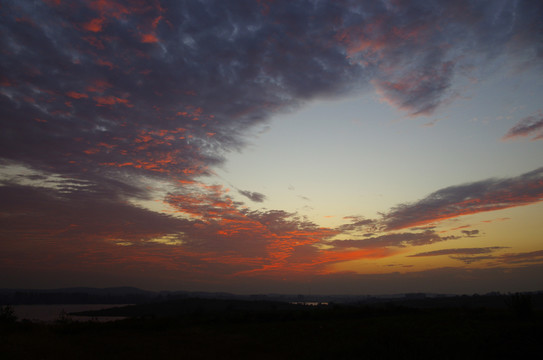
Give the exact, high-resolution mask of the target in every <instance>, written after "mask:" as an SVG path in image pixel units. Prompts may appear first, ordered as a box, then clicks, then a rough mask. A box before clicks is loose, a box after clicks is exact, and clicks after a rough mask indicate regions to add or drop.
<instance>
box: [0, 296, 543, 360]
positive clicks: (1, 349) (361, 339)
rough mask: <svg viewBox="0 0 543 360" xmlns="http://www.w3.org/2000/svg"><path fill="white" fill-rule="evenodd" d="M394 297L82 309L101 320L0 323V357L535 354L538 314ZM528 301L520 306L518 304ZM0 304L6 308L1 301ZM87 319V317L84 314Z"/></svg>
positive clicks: (542, 316)
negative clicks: (410, 302)
mask: <svg viewBox="0 0 543 360" xmlns="http://www.w3.org/2000/svg"><path fill="white" fill-rule="evenodd" d="M506 300H508V301H509V306H508V307H504V308H485V307H473V306H462V305H461V306H459V307H453V306H448V307H438V308H431V307H424V308H423V307H420V306H419V307H413V306H407V305H405V304H402V303H381V304H374V305H367V304H351V305H346V304H342V305H334V304H331V305H329V306H320V307H309V306H302V305H292V304H288V303H279V302H269V301H241V300H210V299H205V300H204V299H183V300H177V301H170V302H163V303H158V304H144V305H138V306H131V307H122V308H117V309H113V310H107V311H102V312H96V313H88V314H87V315H96V316H97V315H122V316H130V318H128V319H125V320H120V321H115V322H109V323H98V322H93V321H89V322H74V321H71V320H70V317H69V316H64V317H60V318H59V319H58V320H57V321H56V322H54V323H50V324H44V323H32V322H25V321H14V319H12V318H10V317H9V314H7V313H6V311H4V313H3V318H2V321H1V323H0V354H1V356H0V357H1V358H2V359H392V358H393V359H421V358H427V359H428V358H432V359H476V358H477V359H481V358H483V359H511V358H516V359H518V358H528V357H532V355H533V354H540V353H541V345H540V341H541V339H543V313H542V312H541V310H538V309H533V308H532V307H530V306H526V304H525V303H523V302H522V301H518V300H522V299H518V298H517V299H516V300H515V299H514V298H513V297H512V298H511V299H506ZM528 305H529V304H528ZM4 310H6V308H4ZM90 319H92V318H90Z"/></svg>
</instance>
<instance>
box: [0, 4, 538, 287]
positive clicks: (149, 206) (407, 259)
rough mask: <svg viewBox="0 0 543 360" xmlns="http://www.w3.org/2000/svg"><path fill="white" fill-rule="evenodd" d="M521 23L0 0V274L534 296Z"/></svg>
mask: <svg viewBox="0 0 543 360" xmlns="http://www.w3.org/2000/svg"><path fill="white" fill-rule="evenodd" d="M542 13H543V2H541V1H533V0H525V1H522V0H518V1H505V0H503V1H499V0H493V1H476V0H459V1H444V0H443V1H426V0H381V1H354V0H337V1H332V0H300V1H280V0H240V1H220V0H199V1H197V0H187V1H173V0H150V1H144V0H132V1H127V0H79V1H65V0H27V1H17V0H1V1H0V19H1V20H0V39H1V40H0V41H1V46H0V52H1V57H0V68H1V71H0V107H1V117H0V121H1V126H2V131H1V132H0V139H1V141H0V287H3V288H61V287H69V286H92V287H109V286H136V287H140V288H143V289H148V290H189V291H227V292H232V293H240V294H254V293H303V294H361V295H363V294H394V293H407V292H432V293H462V294H464V293H486V292H490V291H501V292H513V291H534V290H543V277H542V276H541V274H543V223H542V221H541V219H542V214H543V203H542V200H543V105H542V104H543V101H542V100H543V99H542V97H543V22H542V21H541V18H540V14H542Z"/></svg>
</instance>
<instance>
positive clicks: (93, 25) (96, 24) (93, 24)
mask: <svg viewBox="0 0 543 360" xmlns="http://www.w3.org/2000/svg"><path fill="white" fill-rule="evenodd" d="M104 21H105V19H104V18H95V19H92V20H91V21H89V22H88V23H85V24H83V25H81V27H82V28H83V29H85V30H87V31H92V32H100V31H102V28H103V25H104Z"/></svg>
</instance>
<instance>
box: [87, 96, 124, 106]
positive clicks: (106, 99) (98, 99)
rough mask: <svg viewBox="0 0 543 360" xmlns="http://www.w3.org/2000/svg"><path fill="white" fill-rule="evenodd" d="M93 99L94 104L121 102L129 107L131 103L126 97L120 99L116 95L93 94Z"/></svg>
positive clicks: (103, 104) (102, 104)
mask: <svg viewBox="0 0 543 360" xmlns="http://www.w3.org/2000/svg"><path fill="white" fill-rule="evenodd" d="M93 100H94V101H96V106H105V105H115V104H123V105H125V106H127V107H131V106H132V104H130V102H129V101H128V99H121V98H118V97H116V96H95V97H93Z"/></svg>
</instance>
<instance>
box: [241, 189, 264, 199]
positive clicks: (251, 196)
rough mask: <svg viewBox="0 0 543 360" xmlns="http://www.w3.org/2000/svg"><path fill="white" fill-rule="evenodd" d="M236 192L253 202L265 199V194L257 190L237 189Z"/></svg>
mask: <svg viewBox="0 0 543 360" xmlns="http://www.w3.org/2000/svg"><path fill="white" fill-rule="evenodd" d="M238 192H239V193H240V194H241V195H243V196H245V197H246V198H248V199H249V200H251V201H254V202H264V200H266V195H264V194H261V193H258V192H252V191H247V190H238Z"/></svg>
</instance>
